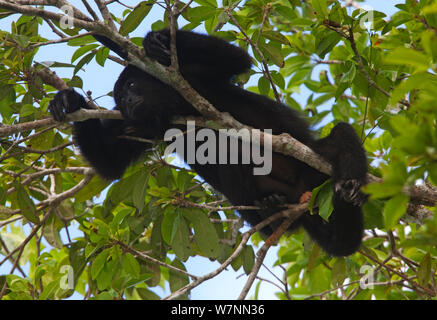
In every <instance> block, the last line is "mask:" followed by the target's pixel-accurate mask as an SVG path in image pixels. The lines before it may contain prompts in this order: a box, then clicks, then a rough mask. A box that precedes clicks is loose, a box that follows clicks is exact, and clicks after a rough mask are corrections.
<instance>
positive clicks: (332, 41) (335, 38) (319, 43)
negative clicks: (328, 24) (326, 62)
mask: <svg viewBox="0 0 437 320" xmlns="http://www.w3.org/2000/svg"><path fill="white" fill-rule="evenodd" d="M340 40H341V36H340V35H339V34H338V33H336V32H333V31H328V32H323V33H322V34H321V35H320V36H319V37H318V38H317V39H316V54H317V55H318V56H319V57H320V58H321V59H323V58H325V55H326V54H327V53H328V52H330V51H331V50H332V49H333V48H334V47H335V46H336V45H337V43H338V42H339V41H340Z"/></svg>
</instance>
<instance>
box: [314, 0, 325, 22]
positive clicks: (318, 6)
mask: <svg viewBox="0 0 437 320" xmlns="http://www.w3.org/2000/svg"><path fill="white" fill-rule="evenodd" d="M312 4H313V8H314V10H315V11H316V15H317V17H318V18H319V19H324V18H325V17H327V16H328V4H327V2H326V0H312Z"/></svg>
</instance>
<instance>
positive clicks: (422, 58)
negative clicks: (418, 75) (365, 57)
mask: <svg viewBox="0 0 437 320" xmlns="http://www.w3.org/2000/svg"><path fill="white" fill-rule="evenodd" d="M384 60H385V62H386V63H391V64H396V65H405V66H410V67H412V68H414V69H415V70H416V71H417V72H419V71H426V70H428V69H429V67H430V58H429V57H427V56H426V55H424V54H423V53H422V52H419V51H416V50H413V49H409V48H405V47H398V48H395V49H394V50H393V51H391V52H389V53H388V54H387V56H386V57H385V59H384Z"/></svg>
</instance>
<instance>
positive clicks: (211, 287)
mask: <svg viewBox="0 0 437 320" xmlns="http://www.w3.org/2000/svg"><path fill="white" fill-rule="evenodd" d="M70 2H71V3H72V4H73V5H77V6H78V7H79V8H82V3H81V1H78V0H74V1H70ZM403 2H404V1H400V0H368V1H365V2H364V3H363V4H366V5H369V6H370V7H372V8H374V9H375V10H378V11H382V12H384V13H386V14H387V15H388V16H390V15H392V14H393V13H394V12H396V11H397V8H395V7H394V5H395V4H398V3H403ZM123 3H126V4H128V5H132V6H134V5H135V4H137V3H138V1H132V0H124V1H123ZM113 7H114V8H116V7H117V8H118V9H117V10H122V7H120V6H119V5H118V4H114V5H113ZM161 16H162V13H161V12H158V10H155V9H154V10H152V12H151V13H150V14H149V15H148V17H147V18H146V20H145V21H144V22H143V23H142V25H141V26H140V27H139V28H138V29H137V30H139V31H137V32H136V34H135V36H143V35H144V34H145V33H146V32H147V31H149V30H150V25H151V24H152V23H153V22H154V21H155V20H156V19H158V18H161ZM16 17H17V16H15V17H13V18H12V19H16ZM10 21H11V18H8V19H3V20H0V29H1V30H7V31H9V30H10ZM42 34H43V35H44V36H45V37H47V38H49V39H56V36H55V35H53V33H52V32H51V31H50V29H49V28H48V27H43V29H42ZM72 53H73V50H72V48H70V47H67V46H66V45H52V46H48V47H41V49H40V50H39V52H38V53H37V55H36V57H35V60H36V61H39V62H42V61H60V62H70V57H71V55H72ZM85 68H86V72H83V71H80V72H79V76H80V77H81V78H82V79H83V83H84V85H83V88H84V89H85V90H91V91H92V93H93V96H94V97H98V96H102V95H105V94H106V93H108V92H110V91H111V90H112V87H113V84H114V82H115V81H116V79H117V77H118V74H119V73H120V72H121V70H122V67H121V66H120V65H118V64H116V63H113V62H111V61H109V60H108V61H107V63H106V65H105V67H104V68H103V67H101V66H99V65H98V64H96V63H91V64H89V65H88V66H86V67H85ZM56 72H57V74H58V75H60V76H61V77H66V78H70V77H71V75H72V69H69V68H57V69H56ZM294 98H295V99H296V100H297V101H298V102H299V103H302V104H304V103H305V101H306V96H305V93H304V92H302V96H300V97H299V96H295V97H294ZM98 104H99V105H102V106H105V107H107V108H112V107H113V106H114V102H113V100H112V98H110V97H103V98H101V99H99V100H98ZM276 253H277V249H276V248H272V250H270V251H269V253H268V255H267V257H266V259H265V265H266V266H268V267H272V264H273V263H274V261H275V260H276ZM217 267H218V263H213V262H211V261H209V260H208V259H205V258H190V259H189V260H188V263H187V268H188V272H190V273H192V274H195V275H203V274H206V273H208V272H210V271H212V270H214V269H215V268H217ZM9 269H10V265H9V266H8V265H6V264H5V265H3V266H2V267H0V274H4V273H8V272H9ZM229 269H230V270H228V271H225V272H222V273H221V274H220V275H219V276H217V277H215V278H214V279H211V280H209V281H207V282H205V283H203V284H202V285H200V286H199V287H198V288H196V289H194V290H193V291H192V292H191V297H192V299H235V298H236V297H237V296H238V295H239V293H240V290H241V289H242V288H243V286H244V284H245V282H246V280H247V277H246V276H245V275H243V271H242V270H239V271H238V272H234V271H233V270H232V269H231V268H229ZM272 270H273V271H274V272H275V274H276V275H277V276H278V277H279V278H282V271H281V270H280V269H278V268H272ZM260 277H263V278H267V279H270V280H272V281H275V279H274V278H273V277H272V275H271V274H270V273H269V272H268V271H266V269H265V268H263V269H262V270H261V273H260ZM277 291H278V290H277V288H275V287H273V286H272V285H270V284H266V283H263V284H261V288H260V298H261V299H274V298H275V296H274V293H275V292H277ZM252 292H253V290H252ZM157 293H158V294H159V295H163V294H164V292H162V290H160V289H158V290H157ZM252 294H253V293H250V294H249V295H248V296H249V297H250V296H251V295H252Z"/></svg>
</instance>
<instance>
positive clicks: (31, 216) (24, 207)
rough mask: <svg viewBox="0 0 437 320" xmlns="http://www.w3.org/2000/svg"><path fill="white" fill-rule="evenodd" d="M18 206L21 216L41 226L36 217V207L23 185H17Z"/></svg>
mask: <svg viewBox="0 0 437 320" xmlns="http://www.w3.org/2000/svg"><path fill="white" fill-rule="evenodd" d="M16 190H17V200H18V206H19V207H20V209H21V214H22V215H23V216H25V217H26V219H27V220H29V221H31V222H33V223H37V224H39V222H40V221H39V218H38V216H37V215H36V207H35V204H34V203H33V201H32V199H30V197H29V195H28V194H27V192H26V190H25V189H24V188H23V187H21V185H19V184H16Z"/></svg>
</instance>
